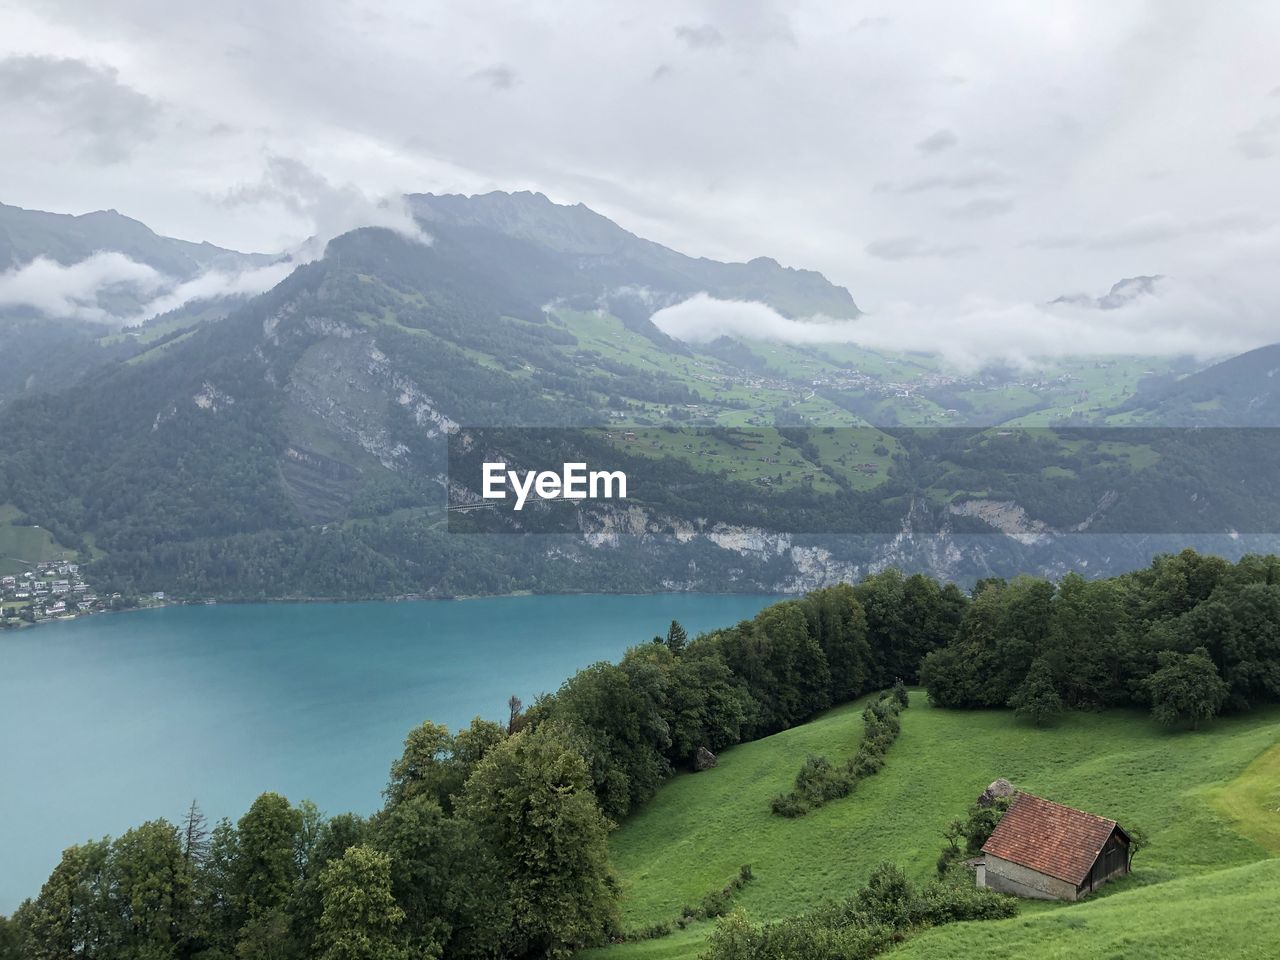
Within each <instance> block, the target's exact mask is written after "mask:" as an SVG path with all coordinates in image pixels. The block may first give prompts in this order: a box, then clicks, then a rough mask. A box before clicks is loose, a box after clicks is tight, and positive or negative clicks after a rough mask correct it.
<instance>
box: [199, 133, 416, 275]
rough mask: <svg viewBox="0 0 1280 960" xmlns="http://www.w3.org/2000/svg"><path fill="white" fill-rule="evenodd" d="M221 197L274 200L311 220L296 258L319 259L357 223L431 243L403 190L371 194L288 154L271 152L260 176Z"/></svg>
mask: <svg viewBox="0 0 1280 960" xmlns="http://www.w3.org/2000/svg"><path fill="white" fill-rule="evenodd" d="M219 199H220V202H221V203H223V204H224V205H226V206H228V207H233V208H234V207H241V206H245V205H252V204H260V203H268V204H275V205H278V206H280V207H282V208H283V209H285V210H287V211H288V212H290V213H292V214H294V215H295V216H297V217H299V218H301V219H303V220H305V221H307V222H309V223H311V224H312V225H313V226H314V228H315V233H314V234H313V235H312V236H310V237H308V238H307V239H306V240H305V241H303V242H302V243H301V244H298V245H297V246H295V247H294V248H293V249H292V250H290V252H289V256H290V259H291V260H292V261H294V262H295V263H305V262H307V261H310V260H315V259H317V258H318V257H320V256H322V255H323V254H324V248H325V245H326V244H328V242H329V241H330V240H332V239H333V238H334V237H337V236H340V235H341V234H344V233H346V232H347V231H349V230H354V229H356V228H357V227H385V228H386V229H388V230H394V231H395V232H396V233H399V234H400V235H402V236H404V237H408V238H409V239H411V240H416V241H418V242H419V243H430V242H431V238H430V237H429V236H428V235H427V234H425V233H424V232H423V231H422V228H421V227H420V226H419V225H418V223H417V221H416V220H414V219H413V215H412V214H411V213H410V212H409V209H408V206H407V204H406V203H405V200H404V194H403V193H394V194H391V195H388V196H381V197H377V196H371V195H370V194H368V193H366V192H365V191H364V190H362V189H361V188H360V187H358V186H357V185H355V184H353V183H342V184H335V183H332V182H331V181H329V180H328V179H327V178H325V177H324V176H322V175H321V174H319V173H317V172H316V171H315V170H313V169H312V168H311V167H309V166H308V165H307V164H305V163H303V162H302V161H300V160H297V159H295V158H292V157H282V156H273V157H269V158H268V159H267V164H266V170H265V171H264V173H263V175H262V177H261V179H260V180H258V181H257V182H256V183H252V184H245V185H241V186H239V187H236V188H234V189H232V190H229V191H227V192H226V193H225V194H224V195H223V196H222V197H220V198H219Z"/></svg>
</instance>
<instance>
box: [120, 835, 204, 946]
mask: <svg viewBox="0 0 1280 960" xmlns="http://www.w3.org/2000/svg"><path fill="white" fill-rule="evenodd" d="M110 876H111V880H112V889H111V906H112V910H111V913H112V915H113V918H114V920H115V925H116V926H117V937H118V944H119V946H120V948H121V949H122V951H123V952H124V953H125V954H127V955H128V956H136V957H147V958H154V960H159V958H166V957H174V956H176V955H177V954H176V951H177V948H178V945H179V944H180V943H181V942H182V941H183V939H184V938H185V937H186V936H187V935H188V934H189V933H190V932H191V931H190V924H189V918H190V914H191V908H192V869H191V865H190V864H189V863H188V861H187V860H186V858H185V857H184V856H183V851H182V841H181V837H180V835H179V832H178V830H177V828H175V827H174V826H173V825H172V824H169V823H166V822H165V821H163V820H153V821H151V822H149V823H144V824H143V825H142V826H140V827H135V828H134V829H132V830H129V831H128V832H126V833H125V834H124V835H122V836H121V837H119V838H118V839H117V840H116V841H115V842H114V843H113V844H112V845H111V858H110Z"/></svg>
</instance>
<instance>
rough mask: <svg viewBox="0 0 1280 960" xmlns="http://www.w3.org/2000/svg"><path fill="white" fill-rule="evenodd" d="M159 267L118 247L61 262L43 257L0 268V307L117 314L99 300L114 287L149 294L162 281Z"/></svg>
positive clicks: (84, 316)
mask: <svg viewBox="0 0 1280 960" xmlns="http://www.w3.org/2000/svg"><path fill="white" fill-rule="evenodd" d="M164 282H165V278H164V275H163V274H161V273H160V272H159V271H158V270H155V269H154V268H152V267H149V266H147V265H146V264H145V263H138V262H137V261H136V260H131V259H130V258H129V257H126V256H125V255H124V254H123V253H95V254H94V255H93V256H91V257H87V258H85V259H84V260H81V261H80V262H78V263H73V264H71V265H70V266H64V265H63V264H61V263H58V262H57V261H56V260H50V259H48V258H47V257H36V259H34V260H32V261H30V262H29V263H25V264H23V265H22V266H19V267H14V268H12V269H10V270H7V271H5V272H4V273H0V307H25V308H27V309H31V310H37V311H39V312H40V313H43V314H46V315H47V316H51V317H58V318H60V319H67V318H72V319H77V320H89V321H93V322H98V323H105V322H111V321H113V320H117V319H118V318H117V317H115V316H114V315H113V314H112V313H111V311H109V310H107V309H106V308H105V307H103V306H102V305H101V304H100V302H99V301H100V298H102V297H107V296H110V295H111V294H112V293H116V294H119V295H123V296H129V297H132V298H134V299H143V298H149V297H151V296H152V295H153V294H155V293H156V291H158V290H160V289H161V288H162V287H163V286H164Z"/></svg>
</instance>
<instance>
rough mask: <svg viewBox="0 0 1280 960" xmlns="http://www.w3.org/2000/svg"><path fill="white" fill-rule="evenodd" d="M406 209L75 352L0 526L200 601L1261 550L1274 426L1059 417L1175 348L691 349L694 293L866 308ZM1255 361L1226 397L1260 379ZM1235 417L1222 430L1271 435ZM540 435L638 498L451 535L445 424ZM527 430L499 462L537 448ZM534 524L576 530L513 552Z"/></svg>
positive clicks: (724, 344)
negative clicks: (255, 293)
mask: <svg viewBox="0 0 1280 960" xmlns="http://www.w3.org/2000/svg"><path fill="white" fill-rule="evenodd" d="M408 202H409V203H410V205H411V207H412V208H413V209H414V210H416V211H417V212H418V214H419V216H420V217H421V224H422V226H423V227H424V229H425V230H426V231H427V232H428V233H429V235H430V242H429V243H428V242H422V241H421V239H413V238H409V237H406V236H402V235H400V234H397V233H394V232H392V231H389V230H385V229H364V230H357V231H355V232H352V233H349V234H345V235H343V236H341V237H339V238H337V239H336V240H334V241H333V242H332V243H331V244H330V245H329V247H328V250H327V252H326V254H325V256H324V257H323V258H322V259H321V260H318V261H316V262H314V263H311V264H308V265H306V266H303V267H300V268H298V269H297V270H296V271H295V272H294V273H293V274H292V275H291V276H289V277H288V278H287V279H286V280H285V281H283V282H282V283H280V284H279V285H278V286H277V287H275V288H274V289H272V290H271V291H269V292H268V293H266V294H264V295H262V296H260V297H258V298H256V299H254V300H251V301H249V302H247V303H244V304H243V305H241V306H240V307H239V308H237V309H235V310H233V311H232V312H231V313H230V314H229V315H227V316H225V317H224V316H223V313H222V312H220V311H209V310H204V311H202V309H201V308H200V307H198V306H195V307H191V308H189V309H188V310H187V311H186V312H184V313H181V314H177V315H170V316H166V317H161V318H157V320H156V321H154V322H153V323H152V324H150V325H148V326H147V327H144V328H143V329H142V330H141V331H138V332H137V333H136V335H134V334H119V335H113V336H112V337H107V338H98V339H96V340H94V339H91V338H88V337H86V336H85V335H83V334H81V333H77V334H75V335H74V336H72V335H69V339H68V341H67V343H66V346H65V349H63V350H62V351H60V353H59V358H60V362H61V363H63V365H64V366H63V367H62V368H59V369H63V370H64V373H65V376H66V377H67V378H68V379H70V380H75V381H76V382H75V383H74V384H73V385H70V386H68V387H66V388H65V389H62V390H59V391H54V392H52V393H46V394H43V395H40V396H25V397H18V398H16V399H13V400H10V401H9V402H7V403H5V404H3V405H2V406H0V430H2V431H3V435H4V438H5V441H4V444H3V445H0V506H4V507H5V508H6V515H7V516H10V517H12V518H13V519H12V520H9V521H6V522H7V523H8V524H10V525H13V524H18V525H23V524H25V525H33V524H38V525H39V526H41V527H42V528H44V529H46V530H48V531H49V532H50V533H51V534H52V535H53V537H54V538H55V539H56V541H57V543H58V544H60V546H61V548H62V549H63V551H64V552H65V553H67V554H68V555H78V558H79V559H80V560H82V561H92V565H93V575H94V582H95V584H97V585H99V586H100V587H101V588H102V589H104V590H108V589H109V590H112V591H121V592H124V593H126V594H137V593H142V592H151V591H157V590H162V591H165V592H166V593H167V594H169V595H171V596H175V597H181V598H200V599H203V598H209V597H214V598H229V599H250V598H252V599H271V598H287V597H335V598H360V597H377V596H402V595H419V596H453V595H459V594H470V593H488V592H510V591H513V590H522V589H533V590H562V591H563V590H608V589H623V588H625V589H631V590H654V589H699V588H701V589H714V590H729V591H740V590H748V591H750V590H765V591H769V590H800V589H806V588H812V587H816V586H820V585H822V584H824V583H831V582H836V581H838V580H841V579H849V578H851V577H858V576H861V575H863V574H865V573H867V572H869V571H873V570H876V569H880V568H883V567H884V566H886V565H897V566H901V567H904V568H910V569H920V570H926V571H929V572H931V573H934V574H937V575H944V576H947V577H951V578H956V579H960V580H962V581H965V582H972V581H973V580H976V579H978V578H980V577H982V576H985V575H988V574H990V573H1011V572H1014V571H1017V570H1034V571H1037V572H1043V573H1055V574H1060V573H1061V572H1064V571H1065V570H1068V569H1079V568H1081V567H1087V568H1088V569H1090V570H1091V571H1097V572H1098V573H1107V572H1116V571H1119V570H1124V569H1130V568H1132V567H1133V566H1137V565H1141V564H1143V563H1145V562H1147V560H1149V559H1150V557H1151V556H1152V555H1153V554H1154V553H1156V552H1159V551H1161V550H1167V549H1176V548H1180V547H1182V546H1186V545H1193V546H1198V547H1200V548H1203V549H1212V550H1216V551H1219V552H1223V553H1225V554H1229V555H1231V556H1240V555H1242V554H1243V553H1245V552H1249V551H1250V550H1254V551H1256V550H1260V549H1261V550H1265V549H1268V548H1269V547H1270V546H1271V545H1272V544H1273V543H1274V540H1273V539H1271V538H1270V537H1271V535H1272V534H1274V533H1275V531H1274V530H1272V529H1271V526H1272V525H1273V522H1274V516H1276V515H1277V514H1276V513H1275V510H1274V496H1273V492H1272V491H1271V490H1270V489H1269V487H1268V486H1267V484H1266V482H1265V478H1266V477H1268V476H1271V475H1273V474H1274V472H1275V470H1276V469H1277V457H1280V449H1278V448H1277V447H1278V445H1277V444H1275V443H1271V442H1269V440H1268V438H1269V437H1270V434H1269V433H1266V432H1265V431H1264V432H1262V433H1259V434H1256V435H1255V434H1250V433H1248V432H1246V431H1232V430H1224V431H1221V432H1205V433H1200V434H1187V433H1179V432H1178V431H1161V430H1158V429H1155V430H1150V431H1148V432H1143V433H1137V432H1125V431H1122V432H1120V433H1118V434H1117V435H1115V436H1111V435H1103V434H1101V433H1095V434H1090V433H1089V432H1088V430H1085V431H1084V432H1076V433H1071V432H1068V431H1063V430H1061V429H1054V428H1052V426H1051V425H1054V424H1058V423H1060V422H1062V423H1065V422H1068V421H1069V422H1071V423H1073V424H1074V423H1078V422H1080V421H1081V418H1082V417H1083V418H1084V420H1085V421H1086V422H1087V421H1089V420H1090V418H1092V419H1093V420H1095V421H1096V422H1097V423H1098V424H1102V423H1104V422H1107V423H1109V422H1111V420H1114V419H1115V418H1116V417H1117V416H1119V415H1118V414H1115V413H1114V411H1115V409H1116V404H1118V403H1120V402H1122V401H1124V400H1125V399H1126V398H1128V397H1131V396H1133V395H1134V394H1135V391H1137V390H1138V389H1139V386H1140V384H1147V385H1148V386H1149V385H1150V381H1151V378H1152V376H1153V375H1154V376H1157V377H1158V376H1159V375H1161V372H1163V375H1167V376H1169V377H1172V376H1174V371H1176V370H1180V369H1182V367H1181V366H1180V365H1179V364H1178V363H1174V362H1170V361H1160V360H1153V359H1151V358H1131V359H1127V360H1126V359H1119V360H1107V361H1100V360H1088V359H1084V358H1082V359H1078V360H1059V361H1053V362H1051V363H1049V364H1048V366H1046V368H1045V369H1043V370H1039V371H1036V372H1022V373H1019V372H1016V371H1009V370H1004V371H1000V370H988V371H980V372H978V373H976V374H969V375H960V374H957V373H955V372H954V371H949V370H948V369H946V368H945V367H944V366H943V365H942V364H941V362H940V361H939V359H938V358H937V357H930V356H925V355H900V356H893V355H888V354H881V353H877V352H875V351H869V350H864V349H861V348H858V347H854V346H851V345H847V344H838V343H833V344H819V345H813V346H801V345H795V344H786V343H781V342H770V341H749V340H742V339H728V338H721V339H719V340H716V341H713V342H712V343H709V344H704V343H697V342H690V343H686V342H683V341H681V340H677V339H674V338H672V337H671V336H668V335H667V334H666V333H663V332H662V331H661V330H659V329H658V327H657V326H656V325H655V324H654V322H653V320H652V317H653V315H654V313H655V311H657V310H660V309H661V308H662V307H664V306H667V305H670V304H673V303H677V302H680V301H682V300H684V299H686V298H688V297H690V296H693V295H694V294H695V293H699V294H706V295H708V296H710V297H713V298H719V299H722V300H734V299H738V298H748V299H753V300H758V301H760V302H763V303H766V304H768V305H770V306H772V307H773V308H774V309H776V310H777V311H779V312H780V313H783V314H785V315H788V316H795V317H805V316H810V315H812V314H815V313H816V314H819V315H820V316H831V317H846V318H854V322H856V317H857V315H858V311H857V307H856V305H855V304H854V301H853V298H852V297H851V296H850V295H849V293H848V291H846V290H844V289H843V288H840V287H837V286H835V285H833V284H830V283H829V282H827V281H826V280H825V279H824V278H822V277H821V275H819V274H816V273H813V272H811V271H804V270H796V269H792V268H787V267H783V266H781V265H779V264H778V263H776V262H775V261H772V260H769V259H767V258H758V259H756V260H752V261H750V262H749V263H745V264H724V263H717V262H715V261H711V260H706V259H696V258H691V257H687V256H684V255H682V254H679V253H676V252H675V251H672V250H668V249H667V248H665V247H661V246H659V245H657V244H654V243H651V242H649V241H646V240H642V239H640V238H638V237H636V236H634V235H633V234H631V233H628V232H627V231H625V230H623V229H622V228H621V227H618V226H617V225H616V224H613V223H612V222H611V221H609V220H607V219H605V218H603V217H601V216H599V215H598V214H595V213H593V212H592V211H590V210H588V209H586V208H585V207H581V206H578V207H565V206H559V205H556V204H553V203H551V202H550V201H549V200H547V199H546V198H545V197H542V196H540V195H534V194H514V195H507V194H489V195H485V196H482V197H473V198H462V197H431V196H426V195H422V196H414V197H411V198H409V201H408ZM6 210H7V211H8V212H9V213H10V214H12V216H10V217H9V219H10V220H12V221H13V223H14V224H18V225H20V226H21V227H22V229H21V230H18V228H17V227H14V228H13V229H12V231H11V232H13V233H14V235H15V236H20V237H22V238H25V239H23V240H22V244H25V246H23V245H22V244H20V246H21V254H22V255H24V256H25V255H28V254H29V253H30V251H31V250H32V249H35V248H36V246H38V242H37V241H39V242H43V243H45V244H46V246H48V247H49V248H50V249H54V248H56V249H57V250H64V248H65V250H64V252H65V255H66V256H74V255H77V251H80V252H82V250H83V249H87V248H85V247H84V244H92V243H97V242H104V243H105V242H107V240H104V239H102V237H111V236H114V234H113V233H112V231H115V233H118V234H119V235H120V239H118V240H114V241H112V242H116V243H117V245H119V246H121V247H122V248H124V247H127V248H128V249H129V250H131V251H132V252H133V253H135V254H136V255H137V256H139V257H144V256H150V257H152V258H153V259H155V260H156V262H157V263H159V264H162V265H164V266H165V268H166V269H170V270H175V271H176V270H195V269H199V268H201V267H202V266H204V265H207V264H210V263H217V262H220V261H221V258H224V257H232V256H233V254H231V253H229V252H227V251H218V250H217V249H216V248H206V247H204V246H197V247H196V248H195V249H191V248H190V247H191V245H186V246H184V245H182V244H180V243H177V242H170V241H165V240H163V238H158V237H155V235H154V234H151V233H150V232H149V231H147V230H146V228H145V227H142V225H140V224H137V223H136V222H134V221H126V220H125V219H124V218H120V217H118V215H107V214H104V215H102V216H101V217H98V216H91V217H87V218H59V217H53V216H52V215H48V216H49V217H51V219H42V217H44V215H41V216H36V215H34V214H29V213H28V212H27V211H17V212H14V209H13V208H6ZM6 215H7V216H8V214H6ZM49 224H52V225H53V226H49ZM54 226H56V227H57V228H58V230H60V231H61V232H60V233H58V232H56V231H53V227H54ZM41 230H43V231H44V233H41V232H40V231H41ZM104 231H105V233H104ZM46 234H48V236H47V237H46V236H45V235H46ZM41 237H45V239H44V240H40V238H41ZM55 240H56V243H55ZM15 242H16V241H15ZM76 244H80V245H81V246H79V247H77V246H76ZM16 249H17V247H15V250H16ZM15 255H17V254H15ZM175 258H176V259H175ZM184 258H185V259H184ZM202 258H203V259H202ZM24 322H28V323H30V322H31V321H24ZM41 322H43V321H41ZM40 329H41V330H42V335H43V334H44V333H48V332H50V331H55V330H56V329H58V328H56V327H54V326H44V327H41V328H40ZM41 342H42V343H43V341H41ZM82 348H83V349H82ZM35 352H36V354H37V355H38V354H39V353H40V350H39V349H37V350H36V351H35ZM18 353H19V354H21V350H19V351H18ZM1241 362H1243V358H1242V360H1241ZM1246 366H1247V369H1242V370H1241V371H1239V372H1238V373H1237V374H1230V375H1229V379H1232V380H1233V382H1235V383H1237V384H1238V385H1243V384H1246V383H1249V382H1253V380H1258V379H1259V378H1262V379H1265V377H1264V376H1263V374H1264V373H1265V371H1263V370H1262V367H1261V366H1259V364H1258V363H1256V362H1253V361H1249V363H1248V364H1246ZM1263 366H1265V364H1263ZM56 367H57V365H56V364H52V363H51V364H48V365H47V368H48V369H46V370H45V371H44V373H42V376H48V375H51V374H52V371H53V370H54V369H55V368H56ZM1209 375H1211V371H1207V372H1206V373H1205V374H1200V375H1197V376H1202V377H1203V376H1209ZM57 376H63V374H58V375H57ZM0 379H3V377H2V376H0ZM27 380H29V378H27V379H26V380H23V384H24V385H26V386H23V388H22V389H23V391H24V392H27V393H30V392H31V391H30V390H29V389H27V386H29V384H27ZM1194 380H1195V378H1189V379H1187V380H1184V381H1180V383H1185V384H1190V383H1192V382H1193V381H1194ZM12 385H13V386H14V388H15V389H18V387H19V385H18V384H17V383H16V381H15V383H14V384H12ZM1188 389H1189V387H1188ZM1240 389H1246V388H1245V387H1243V386H1241V387H1240ZM1148 395H1153V394H1143V396H1148ZM1144 402H1145V401H1144ZM1169 402H1170V403H1172V402H1173V401H1169ZM1144 409H1145V408H1144ZM1159 409H1164V408H1163V407H1158V406H1157V407H1153V408H1151V410H1150V411H1149V416H1148V417H1147V419H1148V420H1150V421H1151V422H1153V423H1158V422H1159V414H1158V410H1159ZM1169 409H1173V408H1172V407H1170V408H1169ZM1233 411H1235V408H1234V407H1231V408H1223V417H1222V419H1221V420H1220V421H1218V422H1221V423H1222V424H1223V425H1224V426H1231V425H1237V426H1238V425H1239V423H1241V422H1247V423H1251V424H1255V423H1261V422H1263V421H1264V420H1265V417H1263V418H1262V419H1259V417H1262V415H1261V414H1257V413H1256V411H1254V412H1253V413H1250V416H1249V417H1248V418H1245V417H1239V418H1236V417H1234V413H1233ZM1255 414H1256V415H1255ZM1144 416H1145V415H1144ZM1108 418H1111V419H1108ZM521 426H539V427H571V426H572V427H588V426H597V427H600V428H602V429H604V430H608V431H613V435H614V443H613V445H612V447H610V448H605V449H603V452H602V454H601V455H602V456H606V457H607V458H611V459H614V460H616V461H618V463H620V464H621V463H625V464H626V465H627V466H628V469H630V470H631V473H632V475H633V476H634V477H635V478H636V483H635V485H634V489H635V491H636V493H635V502H634V503H633V504H629V505H627V506H626V507H623V508H621V509H617V510H603V511H600V512H599V513H598V514H597V515H595V516H592V517H587V518H573V517H571V518H570V520H569V521H568V526H567V527H565V526H561V527H556V526H555V525H554V524H552V523H550V522H542V521H539V519H538V518H539V516H540V515H539V514H537V513H531V514H529V515H528V516H527V517H526V518H525V521H524V525H523V526H516V527H513V526H512V525H511V524H510V523H509V522H498V523H496V524H495V523H493V522H492V521H493V520H494V515H488V516H474V517H472V516H470V515H469V516H468V518H467V521H466V522H463V521H462V518H461V517H459V516H454V517H453V518H451V519H447V517H446V511H445V504H446V499H447V498H448V497H452V496H454V495H456V493H457V490H456V489H455V490H454V491H452V492H451V493H449V494H448V497H447V495H446V485H447V483H448V480H449V477H448V464H447V457H446V442H445V438H446V436H448V435H453V436H459V435H460V434H459V431H460V430H461V431H465V430H471V429H474V428H481V427H512V428H514V427H521ZM672 428H676V432H673V430H672ZM921 428H923V429H921ZM462 435H465V436H469V434H465V433H464V434H462ZM516 436H517V434H514V433H511V434H509V435H508V442H507V445H506V446H497V447H495V448H494V449H493V450H492V452H494V453H496V454H500V455H507V456H509V457H515V458H517V459H518V456H517V455H518V454H520V453H521V452H522V451H521V449H520V448H518V446H513V445H512V443H514V440H512V439H511V438H513V437H516ZM623 436H625V437H626V440H625V442H623V441H622V440H621V439H620V438H621V437H623ZM523 452H524V453H526V454H528V453H529V452H530V451H529V438H528V436H526V437H525V442H524V449H523ZM534 452H535V453H536V451H534ZM532 465H533V464H531V466H532ZM536 465H537V466H546V465H545V464H536ZM455 486H456V485H455ZM508 520H509V518H508ZM539 522H542V525H541V526H539V527H537V529H542V530H559V532H560V534H561V536H559V537H558V538H548V539H545V540H535V541H533V542H530V543H520V544H516V543H515V542H514V540H513V538H511V537H510V536H505V535H503V531H509V530H511V529H533V528H534V527H533V526H530V525H531V524H532V525H536V524H538V523H539ZM464 529H466V530H479V531H482V532H485V533H486V534H492V536H490V535H479V534H476V535H472V536H469V537H458V536H456V535H454V534H456V533H458V532H460V531H461V530H464ZM584 531H588V532H599V533H602V534H603V536H602V537H597V538H584V537H583V536H582V533H583V532H584ZM1081 533H1087V534H1090V535H1094V534H1107V535H1109V536H1108V537H1107V538H1100V539H1091V538H1090V537H1078V536H1075V535H1076V534H1081ZM990 534H999V535H996V536H990ZM1240 535H1244V536H1243V537H1241V536H1240ZM1249 535H1253V539H1249ZM1162 537H1163V539H1162ZM552 556H572V557H574V558H575V562H574V563H573V564H555V563H550V562H548V558H549V557H552ZM21 559H23V558H19V559H18V560H17V561H13V562H20V561H21ZM6 562H7V561H6Z"/></svg>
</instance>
